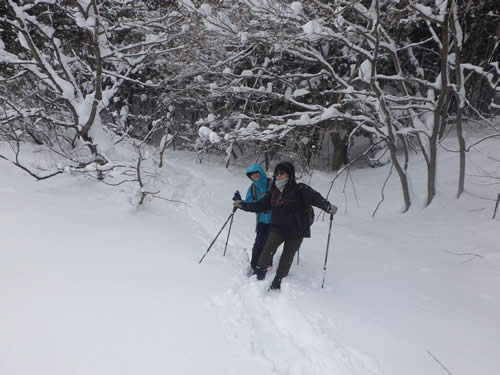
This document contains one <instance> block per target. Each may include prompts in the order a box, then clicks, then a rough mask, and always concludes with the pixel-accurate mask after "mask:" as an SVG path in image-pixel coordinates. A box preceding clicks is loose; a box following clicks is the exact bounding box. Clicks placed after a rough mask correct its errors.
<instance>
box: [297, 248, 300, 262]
mask: <svg viewBox="0 0 500 375" xmlns="http://www.w3.org/2000/svg"><path fill="white" fill-rule="evenodd" d="M299 259H300V249H299V250H297V266H298V265H299Z"/></svg>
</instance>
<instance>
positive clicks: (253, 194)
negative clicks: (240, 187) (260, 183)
mask: <svg viewBox="0 0 500 375" xmlns="http://www.w3.org/2000/svg"><path fill="white" fill-rule="evenodd" d="M272 187H273V180H271V179H270V178H269V177H268V178H267V190H268V191H269V190H271V188H272ZM251 189H252V198H253V200H254V202H256V201H257V188H256V187H255V184H252V187H251Z"/></svg>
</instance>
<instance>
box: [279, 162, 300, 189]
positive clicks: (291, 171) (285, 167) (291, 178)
mask: <svg viewBox="0 0 500 375" xmlns="http://www.w3.org/2000/svg"><path fill="white" fill-rule="evenodd" d="M280 170H281V171H285V172H286V173H288V185H290V186H293V185H295V184H296V183H297V182H296V181H295V167H294V166H293V164H292V163H290V162H288V161H283V162H281V163H279V164H278V165H276V167H275V168H274V180H276V171H280Z"/></svg>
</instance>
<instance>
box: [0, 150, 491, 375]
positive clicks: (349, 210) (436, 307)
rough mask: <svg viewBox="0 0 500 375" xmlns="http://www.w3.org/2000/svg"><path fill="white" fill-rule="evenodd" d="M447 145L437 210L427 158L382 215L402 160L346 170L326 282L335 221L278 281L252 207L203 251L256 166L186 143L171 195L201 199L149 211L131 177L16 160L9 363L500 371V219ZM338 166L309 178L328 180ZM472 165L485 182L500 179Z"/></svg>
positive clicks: (46, 368) (112, 370) (5, 346)
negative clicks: (42, 176) (127, 182)
mask: <svg viewBox="0 0 500 375" xmlns="http://www.w3.org/2000/svg"><path fill="white" fill-rule="evenodd" d="M495 153H498V151H496V150H495V149H494V148H493V147H490V149H488V148H487V147H486V146H484V148H483V152H482V153H475V154H471V156H470V158H471V160H472V161H474V159H473V158H476V159H475V161H478V158H483V159H484V160H486V159H487V157H488V156H493V155H494V154H495ZM444 157H445V159H443V163H444V164H442V165H444V166H446V167H447V168H446V169H444V168H443V167H442V168H441V170H440V174H439V176H440V184H439V196H438V197H437V198H436V200H435V201H434V202H433V204H432V205H431V207H429V208H426V209H422V208H421V201H423V199H420V200H419V194H420V196H421V197H423V196H424V193H425V192H424V190H423V186H425V178H424V173H425V170H424V169H423V167H422V166H420V165H414V166H413V167H412V168H411V171H412V184H413V187H414V190H415V192H416V193H418V194H415V195H414V202H415V205H414V207H412V209H411V211H410V212H409V213H407V214H404V215H401V214H400V213H399V209H400V207H401V202H400V201H399V197H400V194H399V191H398V186H397V180H396V178H395V177H393V178H392V180H391V183H390V184H389V186H388V188H387V191H386V192H385V196H386V198H385V201H384V203H383V204H382V207H381V208H380V210H379V212H378V213H377V216H376V217H375V219H372V218H371V213H372V211H373V209H374V208H375V206H376V204H377V202H378V200H379V199H380V186H381V185H382V183H383V181H384V179H385V176H386V173H387V171H388V169H387V168H379V169H368V170H357V171H354V173H353V174H352V180H351V179H349V180H348V181H347V184H346V185H345V186H346V189H345V194H344V193H343V188H344V181H343V180H342V181H339V183H338V184H336V186H335V189H334V193H333V195H332V196H331V197H330V198H331V201H332V202H334V203H336V204H337V205H339V207H340V210H339V214H338V215H337V216H336V217H335V220H334V225H333V231H332V243H331V247H330V255H329V264H328V271H327V279H326V288H325V289H321V287H320V285H321V279H322V268H323V261H324V256H325V246H326V239H327V235H328V221H327V220H326V219H325V220H319V221H318V222H316V223H314V225H313V227H312V232H313V238H311V239H307V240H305V241H304V244H303V246H302V249H301V251H300V264H299V265H296V264H294V266H293V267H292V271H291V274H290V276H289V277H288V278H287V279H285V280H284V281H283V289H282V291H281V292H277V293H276V292H271V293H269V292H267V287H268V284H269V280H266V281H264V282H257V281H256V280H254V279H253V278H250V279H248V278H247V277H246V276H245V272H246V270H247V266H248V255H247V254H248V253H249V252H250V249H251V246H252V240H253V234H254V233H253V229H254V222H255V217H254V215H253V214H250V213H244V212H239V211H238V212H237V213H236V215H235V219H234V224H233V228H232V233H231V238H230V240H229V246H228V253H227V256H226V257H223V256H222V252H223V249H224V240H225V237H226V233H227V232H223V234H222V235H221V238H220V239H219V241H218V242H217V243H216V245H215V246H214V248H213V249H212V251H211V252H210V253H209V254H208V256H207V257H206V259H205V260H204V262H203V263H202V264H198V260H199V259H200V257H201V256H202V255H203V253H204V251H205V249H206V248H207V246H208V245H209V244H210V242H211V240H212V239H213V237H214V235H215V234H216V233H217V231H218V230H219V228H220V226H221V225H222V224H223V223H224V221H225V220H226V218H227V217H228V216H229V214H230V213H231V208H232V206H231V197H232V194H233V192H234V190H236V189H239V190H241V191H242V192H243V191H246V188H247V187H248V183H249V181H248V179H247V178H246V176H245V175H244V168H243V166H242V167H241V168H240V167H232V168H230V169H229V170H227V169H224V168H223V167H221V166H220V165H219V164H217V163H210V162H209V161H207V162H204V163H203V164H196V163H195V157H194V156H192V155H190V154H187V153H170V154H169V155H168V156H167V159H168V163H167V166H166V167H165V170H164V172H163V173H164V176H165V182H164V185H163V186H162V191H163V193H162V194H163V195H164V196H166V197H168V198H171V199H175V200H181V201H184V202H186V203H188V204H189V205H190V207H188V206H186V205H184V204H175V203H169V202H166V201H162V200H155V201H153V202H148V204H147V205H146V206H145V207H143V208H140V209H134V208H131V206H130V204H129V203H128V200H127V195H126V194H124V193H122V192H119V191H118V190H117V188H111V187H108V186H103V185H101V184H98V183H95V182H92V181H87V180H83V179H81V178H75V177H70V176H58V177H56V178H54V179H52V180H49V181H44V182H38V183H35V182H33V180H32V179H30V178H29V177H28V176H26V175H24V174H23V173H22V171H20V170H18V169H15V168H14V167H12V166H10V165H9V164H7V163H5V162H3V161H0V175H1V176H2V177H1V178H0V199H1V204H0V205H1V215H0V228H1V229H0V230H1V236H0V259H1V261H0V301H1V308H0V374H5V375H21V374H22V375H25V374H47V375H48V374H50V375H67V374H82V375H83V374H85V375H88V374H92V375H114V374H116V375H118V374H119V375H123V374H207V375H208V374H256V373H259V374H265V375H267V374H280V375H285V374H286V375H288V374H292V375H302V374H304V375H313V374H321V375H331V374H338V375H343V374H355V375H372V374H385V375H422V374H426V375H433V374H436V375H439V374H444V373H446V370H445V369H444V368H443V367H442V366H444V367H446V368H447V369H448V371H450V372H451V373H453V374H456V375H458V374H480V375H496V374H498V373H500V356H499V355H498V353H500V341H499V340H498V338H499V334H500V318H499V316H500V301H499V299H498V286H499V285H500V250H499V245H498V244H499V240H498V238H499V237H498V233H499V225H500V224H499V221H500V218H498V219H497V220H496V221H492V220H491V214H492V209H493V203H494V202H493V201H491V200H484V199H479V198H477V197H475V196H473V195H472V194H466V195H465V196H464V197H463V198H462V199H461V200H460V201H458V202H457V201H456V200H455V199H454V198H453V195H454V191H455V183H456V179H455V177H454V175H455V174H456V173H455V168H456V167H457V163H456V160H455V158H456V155H453V154H447V155H445V156H444ZM495 157H498V155H495ZM446 158H448V160H446ZM482 165H483V166H484V165H485V164H484V163H482ZM491 168H493V170H494V168H496V167H495V164H494V163H492V164H491ZM330 179H331V175H328V174H325V173H321V172H315V174H314V175H313V179H312V183H311V185H312V186H313V187H314V188H315V189H317V190H318V191H320V192H321V193H323V194H324V193H325V192H326V191H328V187H329V181H330ZM468 181H469V186H468V190H469V191H470V192H472V193H474V194H475V195H480V196H482V197H483V198H488V199H493V198H495V197H496V194H497V191H496V190H500V189H499V188H498V185H491V184H489V185H488V184H484V185H479V184H478V181H479V180H477V179H474V178H473V177H472V176H469V177H468ZM317 214H318V212H317ZM317 216H320V215H317ZM320 218H321V216H320ZM268 279H271V277H268ZM438 361H439V362H440V363H439V362H438Z"/></svg>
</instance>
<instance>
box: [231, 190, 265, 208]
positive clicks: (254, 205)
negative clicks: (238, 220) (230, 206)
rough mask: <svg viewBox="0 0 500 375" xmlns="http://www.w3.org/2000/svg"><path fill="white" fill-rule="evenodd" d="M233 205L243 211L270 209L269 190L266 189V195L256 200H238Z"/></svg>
mask: <svg viewBox="0 0 500 375" xmlns="http://www.w3.org/2000/svg"><path fill="white" fill-rule="evenodd" d="M235 207H238V208H241V209H242V210H243V211H249V212H265V211H269V210H270V209H271V192H270V191H268V192H267V193H266V195H264V197H263V198H262V199H260V200H258V201H257V202H246V201H245V202H243V201H242V202H240V204H239V205H235Z"/></svg>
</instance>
